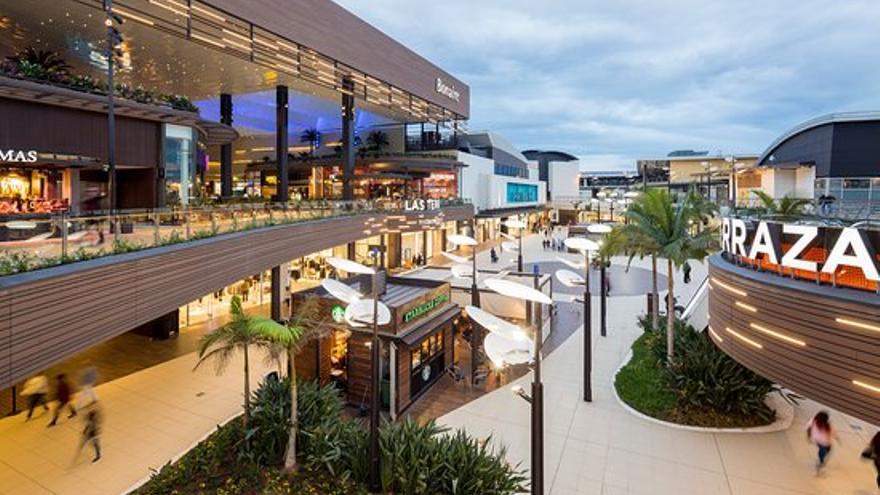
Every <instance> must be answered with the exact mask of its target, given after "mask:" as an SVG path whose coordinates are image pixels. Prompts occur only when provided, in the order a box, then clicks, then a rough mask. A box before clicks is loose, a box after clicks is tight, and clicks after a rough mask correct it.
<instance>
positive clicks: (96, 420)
mask: <svg viewBox="0 0 880 495" xmlns="http://www.w3.org/2000/svg"><path fill="white" fill-rule="evenodd" d="M100 419H101V415H100V413H99V411H98V409H97V408H94V409H92V410H91V411H89V412H88V413H87V414H86V420H85V426H84V427H83V432H82V437H80V442H79V447H77V449H76V457H74V461H76V459H77V458H78V457H79V454H80V452H82V449H83V447H85V446H86V445H87V444H92V448H94V449H95V457H94V458H93V459H92V462H98V461H99V460H100V459H101V444H100V440H99V439H100V436H101V423H100Z"/></svg>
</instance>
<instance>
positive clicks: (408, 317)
mask: <svg viewBox="0 0 880 495" xmlns="http://www.w3.org/2000/svg"><path fill="white" fill-rule="evenodd" d="M448 300H449V294H448V293H446V292H444V293H443V294H440V295H438V296H437V297H435V298H434V299H431V300H430V301H428V302H426V303H422V304H419V305H418V306H416V307H414V308H413V309H411V310H409V311H407V312H406V313H404V314H403V321H404V323H408V322H410V321H412V320H415V319H416V318H419V317H420V316H424V315H426V314H428V313H429V312H431V310H433V309H434V308H436V307H438V306H440V305H441V304H443V303H445V302H446V301H448Z"/></svg>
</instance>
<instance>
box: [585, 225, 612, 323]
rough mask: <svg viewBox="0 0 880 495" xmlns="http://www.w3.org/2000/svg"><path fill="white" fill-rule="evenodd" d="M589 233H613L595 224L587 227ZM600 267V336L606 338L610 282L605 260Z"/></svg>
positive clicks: (608, 227) (606, 227)
mask: <svg viewBox="0 0 880 495" xmlns="http://www.w3.org/2000/svg"><path fill="white" fill-rule="evenodd" d="M587 232H589V233H591V234H597V235H607V234H608V233H610V232H611V227H610V226H608V225H604V224H594V225H588V226H587ZM597 244H598V243H597ZM601 262H602V263H601V264H600V265H599V284H601V287H600V288H599V335H601V336H602V337H604V336H605V335H607V333H608V326H607V321H606V320H607V306H608V280H607V279H606V277H607V275H606V273H605V268H606V267H605V260H601Z"/></svg>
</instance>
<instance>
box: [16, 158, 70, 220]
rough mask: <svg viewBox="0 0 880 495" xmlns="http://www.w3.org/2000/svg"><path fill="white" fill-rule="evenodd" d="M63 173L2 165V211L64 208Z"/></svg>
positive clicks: (23, 211)
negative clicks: (4, 166) (3, 166)
mask: <svg viewBox="0 0 880 495" xmlns="http://www.w3.org/2000/svg"><path fill="white" fill-rule="evenodd" d="M63 189H64V173H63V172H61V171H58V170H51V169H28V168H4V169H0V214H14V213H52V212H55V211H60V210H65V209H67V207H68V200H67V199H66V198H64V194H63Z"/></svg>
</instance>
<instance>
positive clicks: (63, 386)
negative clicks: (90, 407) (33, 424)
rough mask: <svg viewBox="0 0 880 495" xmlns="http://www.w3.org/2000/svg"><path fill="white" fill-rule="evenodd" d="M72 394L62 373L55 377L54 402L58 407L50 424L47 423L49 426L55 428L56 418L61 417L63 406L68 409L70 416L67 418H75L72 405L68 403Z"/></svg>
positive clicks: (74, 410)
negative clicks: (56, 402) (55, 401)
mask: <svg viewBox="0 0 880 495" xmlns="http://www.w3.org/2000/svg"><path fill="white" fill-rule="evenodd" d="M71 395H72V392H71V390H70V384H69V383H67V377H66V376H65V375H64V373H59V374H58V376H56V377H55V400H57V401H58V405H57V406H55V414H54V415H53V416H52V422H51V423H49V426H55V424H56V423H58V416H60V415H61V410H62V409H64V406H67V407H68V408H69V409H70V414H69V415H68V416H67V417H68V419H69V418H72V417H74V416H76V409H74V407H73V404H71V403H70V397H71Z"/></svg>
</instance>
